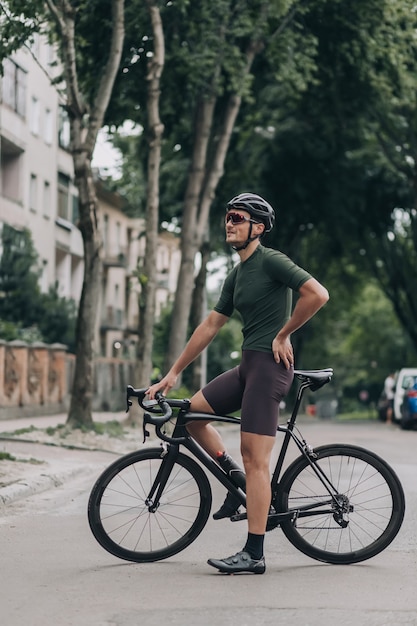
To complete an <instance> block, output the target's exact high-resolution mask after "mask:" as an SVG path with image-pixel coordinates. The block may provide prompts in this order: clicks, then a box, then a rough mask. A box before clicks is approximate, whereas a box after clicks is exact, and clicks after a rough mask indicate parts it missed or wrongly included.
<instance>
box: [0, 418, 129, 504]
mask: <svg viewBox="0 0 417 626" xmlns="http://www.w3.org/2000/svg"><path fill="white" fill-rule="evenodd" d="M125 417H126V414H125V413H94V414H93V419H94V421H95V422H106V421H111V420H118V421H122V420H124V419H125ZM66 419H67V415H66V414H59V415H52V416H45V417H33V418H21V419H12V420H1V421H0V511H1V509H2V507H3V506H6V505H7V504H10V503H12V502H16V501H17V500H20V499H23V498H27V497H29V496H31V495H33V494H35V493H41V492H43V491H47V490H48V489H53V488H56V487H59V486H61V485H63V484H64V483H65V482H66V481H68V480H71V479H73V478H75V477H77V476H81V475H88V474H91V475H92V479H93V477H94V475H95V476H98V475H99V473H100V472H101V471H102V469H104V467H106V466H107V465H109V464H110V463H111V462H112V461H113V460H114V459H115V458H117V456H120V455H121V454H125V453H126V452H129V451H130V450H133V449H135V448H137V447H139V442H140V441H141V432H140V430H139V429H137V428H134V429H132V428H130V429H126V431H125V432H124V434H123V436H122V437H110V436H108V435H98V434H96V433H94V432H87V433H84V432H82V431H80V430H78V429H77V430H75V431H72V432H71V433H70V434H68V435H66V436H63V433H62V430H63V427H64V426H65V422H66ZM58 426H60V427H61V428H60V429H59V430H58V431H56V430H52V431H51V430H47V429H56V428H57V427H58Z"/></svg>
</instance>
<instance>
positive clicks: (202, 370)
mask: <svg viewBox="0 0 417 626" xmlns="http://www.w3.org/2000/svg"><path fill="white" fill-rule="evenodd" d="M200 253H201V267H200V271H199V272H198V274H197V277H196V279H195V285H194V291H193V297H192V304H191V314H190V322H191V327H192V328H195V327H196V326H198V325H199V324H200V322H201V321H202V320H203V319H204V318H205V316H206V313H207V312H206V307H207V297H206V279H207V263H208V262H209V260H210V243H209V240H208V237H207V239H206V241H204V242H203V245H202V246H201V249H200ZM206 356H207V353H205V354H201V355H200V356H199V357H198V358H197V359H196V360H195V361H194V363H192V365H191V368H192V389H191V391H193V392H195V391H197V390H198V389H200V388H201V387H202V386H203V385H204V384H205V382H206V369H207V368H206V366H205V363H206Z"/></svg>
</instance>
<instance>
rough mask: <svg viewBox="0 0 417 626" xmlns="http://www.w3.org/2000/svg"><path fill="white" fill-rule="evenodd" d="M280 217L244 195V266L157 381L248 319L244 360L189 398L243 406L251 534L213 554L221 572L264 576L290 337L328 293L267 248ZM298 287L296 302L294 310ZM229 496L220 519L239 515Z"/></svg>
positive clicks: (215, 406)
mask: <svg viewBox="0 0 417 626" xmlns="http://www.w3.org/2000/svg"><path fill="white" fill-rule="evenodd" d="M274 222H275V212H274V209H273V208H272V206H271V205H270V204H269V203H268V202H267V201H266V200H264V199H263V198H262V197H261V196H258V195H256V194H253V193H242V194H240V195H238V196H236V197H234V198H233V199H232V200H231V201H230V202H229V203H228V205H227V209H226V219H225V226H226V241H227V243H229V244H230V245H231V246H232V247H233V249H234V250H236V251H237V252H238V254H239V257H240V263H239V264H238V265H236V267H235V268H234V269H233V270H232V271H231V272H230V274H229V275H228V277H227V278H226V280H225V283H224V285H223V289H222V292H221V295H220V299H219V301H218V303H217V304H216V306H215V307H214V310H213V311H211V312H210V313H209V315H208V316H207V318H206V319H205V320H204V321H203V322H202V323H201V324H200V325H199V326H198V327H197V328H196V329H195V331H194V333H193V334H192V336H191V338H190V340H189V342H188V343H187V345H186V347H185V348H184V350H183V352H182V354H181V355H180V356H179V357H178V359H177V361H176V362H175V363H174V365H173V366H172V367H171V369H170V371H169V372H168V373H167V375H166V376H165V377H164V378H162V380H161V381H160V382H159V383H157V384H155V385H152V386H151V387H150V388H149V390H148V393H149V396H150V398H154V397H155V393H156V392H157V391H162V393H164V394H166V393H167V392H168V391H169V390H170V389H172V387H174V385H175V384H176V381H177V378H178V375H179V374H180V373H181V372H182V371H183V369H184V368H185V367H187V365H189V363H191V362H192V361H193V360H194V359H195V358H196V357H197V356H198V355H199V354H200V353H201V352H202V350H204V348H206V347H207V346H208V344H209V343H210V342H211V341H212V339H213V338H214V337H215V336H216V334H217V333H218V331H219V330H220V328H221V327H222V326H223V325H224V324H225V323H226V322H227V320H228V319H229V317H230V316H231V315H232V312H233V310H234V309H236V310H237V311H238V312H239V313H240V315H241V317H242V321H243V328H242V333H243V344H242V361H241V364H240V365H239V366H238V367H236V368H234V369H233V370H230V371H229V372H225V373H224V374H221V375H220V376H218V377H217V378H215V379H214V380H213V381H211V382H210V383H209V384H208V385H206V387H204V388H203V389H202V390H200V391H198V392H197V393H196V394H195V395H194V396H193V398H192V399H191V410H192V411H197V412H204V413H219V414H227V413H231V412H233V411H236V410H238V409H239V408H240V409H241V453H242V459H243V464H244V468H245V473H246V499H247V516H248V536H247V541H246V543H245V545H244V547H243V549H242V550H241V551H240V552H238V553H237V554H235V555H233V556H231V557H228V558H225V559H209V561H208V563H209V565H212V566H213V567H215V568H217V569H218V570H219V571H220V572H225V573H236V572H253V573H255V574H263V573H264V571H265V558H264V553H263V543H264V535H265V529H266V522H267V517H268V512H269V508H270V504H271V489H270V474H269V461H270V456H271V452H272V448H273V445H274V442H275V434H276V430H277V425H278V415H279V404H280V402H281V400H282V398H283V397H284V396H285V395H286V394H287V392H288V390H289V388H290V386H291V383H292V380H293V377H294V371H293V366H294V354H293V349H292V345H291V334H292V333H293V332H294V331H296V330H297V329H298V328H300V327H301V326H302V325H303V324H305V322H307V320H309V319H310V318H311V317H312V316H313V315H314V314H315V313H316V312H317V311H318V310H319V309H320V308H321V307H322V306H323V305H324V304H325V303H326V302H327V300H328V298H329V294H328V292H327V290H326V289H325V288H324V287H323V286H322V285H321V284H320V283H319V282H317V280H316V279H314V278H313V277H312V276H311V275H310V274H308V273H307V272H306V271H305V270H303V269H301V268H300V267H298V266H297V265H295V264H294V263H293V262H292V261H291V260H290V259H289V258H288V257H286V256H285V255H284V254H282V253H281V252H278V251H276V250H272V249H269V248H265V247H264V246H262V245H261V243H260V238H261V236H262V235H263V234H264V233H265V232H269V231H270V230H271V229H272V228H273V226H274ZM292 291H296V292H298V295H299V297H298V300H297V303H296V305H295V307H294V310H292ZM187 428H188V430H189V432H190V433H191V435H192V436H193V437H194V438H195V439H196V440H197V441H198V442H199V443H200V445H201V446H202V447H203V448H204V449H205V450H206V451H207V452H208V453H209V454H210V455H211V456H212V457H213V458H214V459H216V458H217V457H218V454H219V452H223V451H224V450H225V447H224V444H223V442H222V439H221V437H220V435H219V433H218V432H217V430H216V429H215V428H214V427H213V426H212V425H211V423H210V422H209V421H207V422H192V423H190V424H188V426H187ZM235 508H236V507H235V506H234V503H233V500H232V499H231V498H230V496H228V497H227V498H226V501H225V503H224V505H223V507H222V508H221V509H220V511H218V512H217V514H215V516H214V517H215V518H216V519H220V518H221V517H226V516H231V515H232V514H233V513H234V509H235Z"/></svg>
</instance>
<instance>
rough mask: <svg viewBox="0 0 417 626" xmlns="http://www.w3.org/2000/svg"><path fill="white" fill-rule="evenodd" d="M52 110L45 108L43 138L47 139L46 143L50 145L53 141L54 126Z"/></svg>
mask: <svg viewBox="0 0 417 626" xmlns="http://www.w3.org/2000/svg"><path fill="white" fill-rule="evenodd" d="M52 122H53V119H52V111H51V109H45V117H44V129H43V138H44V139H45V143H47V144H48V146H50V145H51V144H52V141H53V136H54V134H53V128H52Z"/></svg>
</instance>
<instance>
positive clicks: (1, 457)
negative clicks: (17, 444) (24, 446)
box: [0, 452, 16, 461]
mask: <svg viewBox="0 0 417 626" xmlns="http://www.w3.org/2000/svg"><path fill="white" fill-rule="evenodd" d="M0 461H16V457H15V456H13V455H12V454H10V453H9V452H0Z"/></svg>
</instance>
